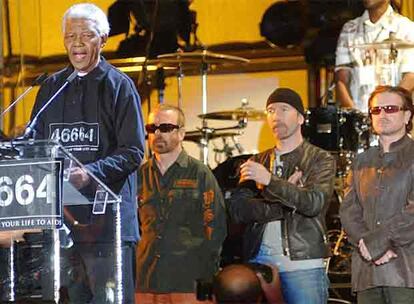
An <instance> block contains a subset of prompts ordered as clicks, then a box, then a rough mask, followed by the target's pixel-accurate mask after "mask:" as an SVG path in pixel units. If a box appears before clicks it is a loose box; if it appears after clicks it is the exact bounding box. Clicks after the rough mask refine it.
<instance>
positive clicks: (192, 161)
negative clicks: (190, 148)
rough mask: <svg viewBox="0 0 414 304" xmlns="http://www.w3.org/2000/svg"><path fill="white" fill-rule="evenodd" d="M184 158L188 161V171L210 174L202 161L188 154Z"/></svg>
mask: <svg viewBox="0 0 414 304" xmlns="http://www.w3.org/2000/svg"><path fill="white" fill-rule="evenodd" d="M186 157H187V160H188V167H189V169H191V168H195V169H197V171H203V172H211V170H210V168H209V167H208V166H206V165H205V164H204V163H203V162H202V161H200V160H198V159H197V158H195V157H193V156H191V155H188V154H187V155H186Z"/></svg>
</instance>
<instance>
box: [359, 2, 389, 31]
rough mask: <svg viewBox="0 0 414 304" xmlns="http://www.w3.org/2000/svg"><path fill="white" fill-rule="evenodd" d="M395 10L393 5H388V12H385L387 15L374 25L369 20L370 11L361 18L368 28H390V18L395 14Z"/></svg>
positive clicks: (366, 11)
mask: <svg viewBox="0 0 414 304" xmlns="http://www.w3.org/2000/svg"><path fill="white" fill-rule="evenodd" d="M394 13H395V12H394V10H393V9H392V6H391V5H388V8H387V10H386V11H385V13H384V14H383V15H382V16H381V18H380V19H379V20H378V21H377V22H375V23H372V22H371V20H370V19H369V14H368V10H365V11H364V13H363V14H362V16H361V18H362V22H363V23H364V24H366V25H367V26H379V25H381V26H383V27H384V28H389V27H390V25H391V24H390V16H392V15H393V14H394Z"/></svg>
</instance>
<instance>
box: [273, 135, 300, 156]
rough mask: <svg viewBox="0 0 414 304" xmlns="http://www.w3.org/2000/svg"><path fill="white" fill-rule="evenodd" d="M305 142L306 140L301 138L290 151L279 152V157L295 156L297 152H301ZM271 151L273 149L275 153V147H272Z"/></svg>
mask: <svg viewBox="0 0 414 304" xmlns="http://www.w3.org/2000/svg"><path fill="white" fill-rule="evenodd" d="M305 142H306V140H305V139H303V140H302V142H301V143H300V144H299V145H298V146H297V147H296V148H295V149H293V150H292V151H290V152H287V153H283V154H280V157H283V158H284V157H289V158H290V157H295V156H296V155H298V154H301V153H302V151H303V147H304V145H306V144H305ZM273 151H274V153H275V154H276V153H277V150H276V148H274V149H273Z"/></svg>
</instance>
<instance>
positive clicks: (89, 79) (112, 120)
mask: <svg viewBox="0 0 414 304" xmlns="http://www.w3.org/2000/svg"><path fill="white" fill-rule="evenodd" d="M62 26H63V42H64V46H65V49H66V52H67V55H68V57H69V61H70V64H69V65H68V66H67V67H66V68H64V69H63V70H61V71H59V72H57V73H55V74H53V75H52V76H50V77H49V78H48V79H47V80H46V81H45V82H44V84H43V85H42V86H41V88H40V90H39V93H38V95H37V98H36V102H35V106H34V108H33V112H32V121H33V118H34V117H36V114H37V113H39V111H40V109H42V107H43V106H44V104H45V103H46V101H48V100H50V99H51V98H52V96H53V95H54V94H55V93H56V92H57V91H58V90H59V88H62V86H63V85H64V84H65V83H66V82H69V84H68V85H66V87H65V88H64V90H62V91H61V92H60V93H59V94H58V95H57V96H56V98H55V100H54V101H53V103H50V104H49V105H48V106H47V108H46V109H43V110H42V111H43V112H42V113H41V114H40V115H38V116H37V117H36V119H35V121H36V123H35V124H34V126H33V134H34V135H33V137H34V139H54V140H58V141H59V142H60V143H61V145H63V146H64V147H65V148H66V149H67V150H69V151H70V152H71V153H72V154H73V155H74V156H75V157H76V158H77V159H78V160H80V162H82V163H83V164H85V166H86V170H87V171H89V172H91V173H92V174H93V175H94V176H95V177H97V178H98V179H100V180H101V181H102V182H103V183H105V184H106V185H107V186H108V187H109V188H110V189H111V190H112V191H113V192H114V193H116V194H118V195H120V196H121V197H122V202H121V204H120V218H121V252H122V264H121V273H122V279H123V280H122V283H123V286H122V288H123V291H122V294H123V300H122V303H133V302H134V269H135V267H134V263H135V246H136V243H137V241H138V238H139V232H138V220H137V203H136V189H135V188H136V176H135V174H136V173H135V172H136V169H137V168H138V166H139V165H140V163H141V161H142V158H143V155H144V138H145V137H144V127H143V120H142V113H141V103H140V97H139V95H138V92H137V90H136V88H135V85H134V83H133V82H132V80H131V79H130V78H129V77H128V76H126V75H125V74H123V73H122V72H120V71H119V70H117V69H116V68H115V67H113V66H112V65H110V64H109V63H108V62H107V61H106V60H105V59H104V58H103V57H102V56H101V51H102V48H103V47H104V45H105V43H106V41H107V38H108V34H109V23H108V20H107V17H106V15H105V13H104V12H103V11H102V10H101V9H99V8H98V7H96V6H95V5H93V4H86V3H82V4H76V5H73V6H72V7H70V8H69V9H68V10H67V11H66V13H65V14H64V16H63V22H62ZM70 80H72V81H70ZM72 131H73V132H75V133H78V134H79V132H82V134H84V136H64V135H65V134H67V133H71V132H72ZM69 173H70V181H71V182H72V184H73V185H74V186H75V187H76V188H77V189H81V190H82V189H87V187H89V184H90V182H91V176H90V175H89V174H88V173H86V171H85V170H83V169H81V168H79V167H72V168H71V169H70V172H69ZM91 209H92V208H91V206H90V205H87V206H70V207H65V216H66V217H65V219H66V221H65V222H66V225H67V226H68V227H69V229H70V230H71V235H72V238H73V242H74V244H73V246H72V247H71V248H70V249H68V250H67V252H66V254H69V255H70V257H71V258H74V257H76V258H78V259H79V261H80V262H79V263H78V264H79V265H82V267H83V268H84V279H85V280H83V281H81V282H79V277H78V278H76V275H74V274H73V273H72V275H73V276H74V277H73V278H71V279H72V280H73V282H66V283H67V285H66V286H65V287H66V288H67V294H68V296H69V302H70V303H108V302H110V303H112V302H111V301H110V300H109V299H111V298H112V297H113V295H110V294H108V290H111V289H112V288H111V286H113V285H114V284H116V282H114V280H113V278H114V277H116V274H114V271H113V270H114V257H113V256H114V254H115V253H114V249H113V248H114V240H115V231H114V226H115V225H114V220H115V211H114V210H115V208H112V206H108V207H107V208H106V212H105V214H104V215H96V214H94V213H93V212H92V210H91ZM64 254H65V253H64ZM117 254H118V253H117ZM118 279H119V278H118ZM118 279H117V280H118ZM76 280H78V281H76ZM62 284H65V281H64V279H62Z"/></svg>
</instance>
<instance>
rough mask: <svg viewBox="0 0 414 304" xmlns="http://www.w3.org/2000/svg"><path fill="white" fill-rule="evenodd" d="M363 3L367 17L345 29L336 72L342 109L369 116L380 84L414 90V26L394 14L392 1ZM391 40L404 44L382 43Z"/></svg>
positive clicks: (338, 51) (340, 38)
mask: <svg viewBox="0 0 414 304" xmlns="http://www.w3.org/2000/svg"><path fill="white" fill-rule="evenodd" d="M363 3H364V7H365V9H366V10H365V12H364V13H363V15H362V16H360V17H358V18H356V19H353V20H351V21H349V22H347V23H346V24H345V25H344V26H343V28H342V31H341V34H340V36H339V39H338V44H337V49H336V63H335V65H336V67H335V71H336V97H337V99H338V100H339V101H340V104H341V106H343V107H350V108H355V109H358V110H360V111H362V112H363V113H367V112H368V98H369V95H370V94H371V92H372V91H374V89H375V87H376V86H377V85H400V86H401V87H404V88H405V89H407V90H409V91H412V90H413V89H414V60H413V57H414V48H412V47H407V46H409V45H410V44H411V45H414V23H413V22H412V21H411V20H410V19H408V18H406V17H403V16H401V15H400V14H398V13H397V12H396V11H394V10H393V8H392V4H393V3H392V1H391V0H363ZM390 39H391V40H393V41H399V42H400V43H395V44H392V43H391V42H389V43H384V44H382V45H379V44H378V43H381V42H383V41H387V40H390ZM358 45H365V46H364V47H361V46H359V47H358ZM394 57H395V58H394Z"/></svg>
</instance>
